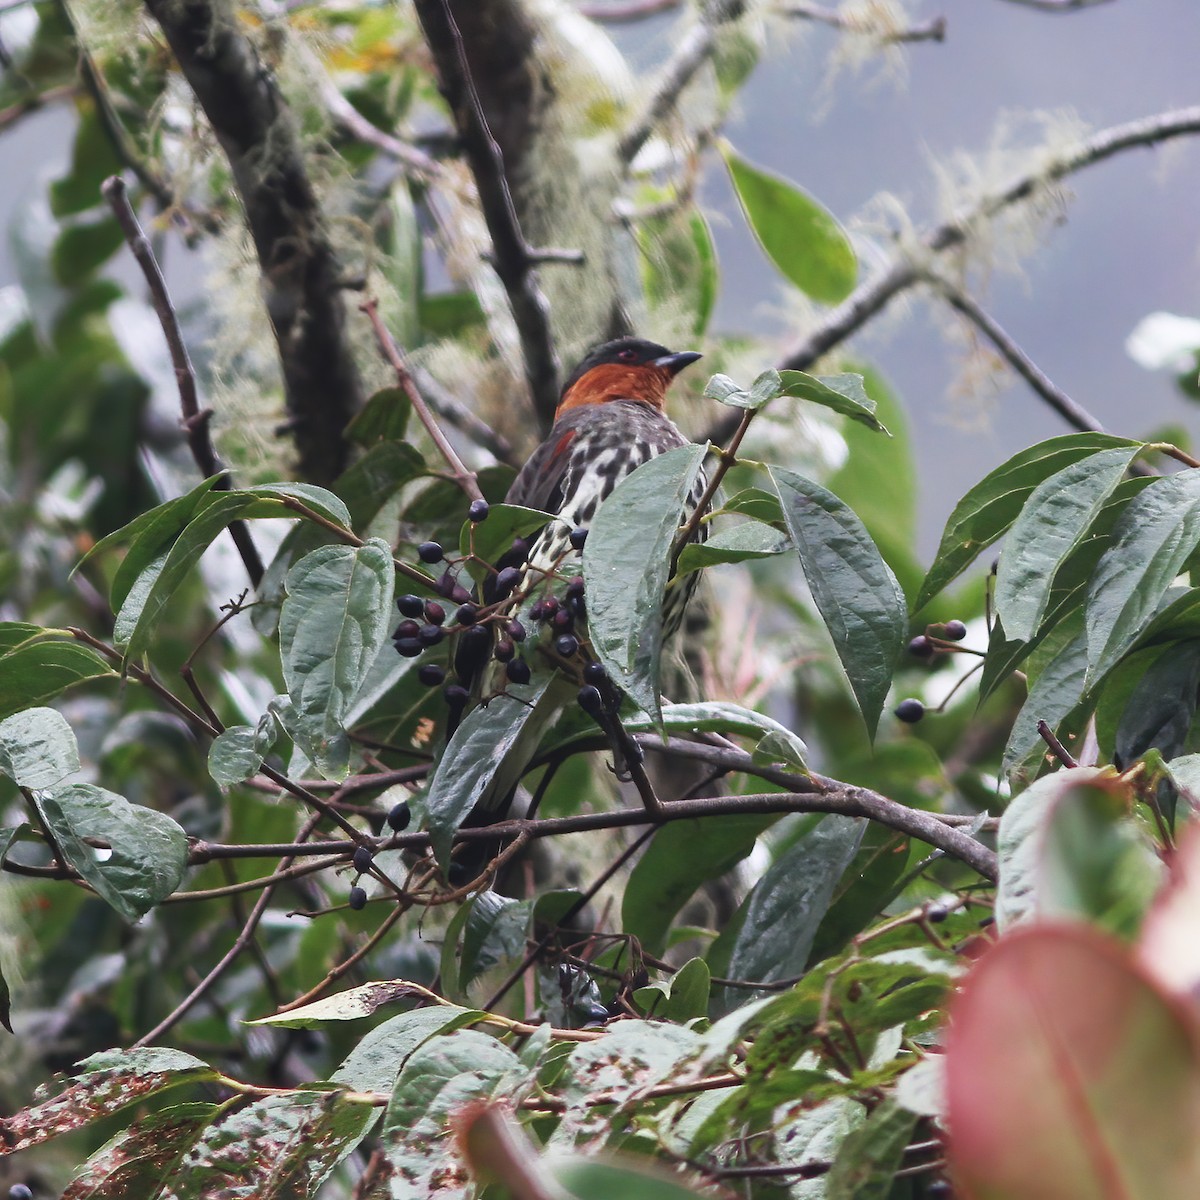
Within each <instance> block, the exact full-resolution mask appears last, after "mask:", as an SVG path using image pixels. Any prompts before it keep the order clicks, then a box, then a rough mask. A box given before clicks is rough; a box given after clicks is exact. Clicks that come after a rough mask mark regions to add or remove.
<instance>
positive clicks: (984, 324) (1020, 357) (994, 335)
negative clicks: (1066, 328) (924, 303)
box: [935, 279, 1104, 433]
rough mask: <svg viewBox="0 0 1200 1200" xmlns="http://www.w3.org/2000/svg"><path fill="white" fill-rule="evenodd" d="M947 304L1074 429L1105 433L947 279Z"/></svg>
mask: <svg viewBox="0 0 1200 1200" xmlns="http://www.w3.org/2000/svg"><path fill="white" fill-rule="evenodd" d="M935 282H936V284H937V287H938V290H939V291H940V292H941V293H942V295H943V296H944V297H945V300H946V303H947V304H949V305H950V307H951V308H953V309H954V310H955V311H956V312H960V313H962V315H963V316H964V317H966V318H967V320H968V321H970V322H971V324H972V325H974V326H975V327H976V329H978V330H979V331H980V333H982V334H983V335H984V336H985V337H986V338H987V339H988V341H990V342H991V343H992V345H993V346H995V347H996V349H997V350H998V351H999V352H1000V355H1001V357H1002V358H1003V359H1004V361H1005V362H1007V363H1008V365H1009V366H1010V367H1012V369H1013V370H1014V371H1016V373H1017V374H1018V375H1020V377H1021V378H1022V379H1024V380H1025V382H1026V383H1027V384H1029V386H1030V387H1031V388H1033V390H1034V391H1035V392H1036V393H1037V394H1038V395H1039V396H1041V398H1042V399H1043V400H1045V401H1046V403H1047V404H1048V405H1049V406H1050V407H1051V408H1052V409H1054V411H1055V412H1056V413H1058V415H1059V416H1060V417H1062V419H1063V420H1064V421H1065V422H1066V423H1067V424H1068V425H1070V426H1072V427H1073V428H1075V429H1079V430H1082V431H1083V432H1085V433H1103V432H1104V426H1103V425H1101V424H1100V422H1099V421H1098V420H1096V418H1095V417H1093V416H1092V414H1091V413H1090V412H1088V411H1087V410H1086V409H1085V408H1083V407H1082V406H1081V405H1079V404H1077V403H1076V402H1075V401H1074V400H1072V399H1071V397H1070V396H1068V395H1067V393H1066V392H1064V391H1063V390H1062V388H1060V387H1059V386H1058V385H1057V384H1055V383H1054V381H1053V380H1052V379H1051V378H1050V377H1049V376H1048V375H1047V374H1046V373H1045V371H1043V370H1042V369H1041V367H1039V366H1038V365H1037V363H1035V362H1034V361H1033V359H1031V358H1030V357H1029V355H1028V354H1026V353H1025V351H1024V350H1022V349H1021V347H1020V346H1019V345H1018V344H1017V343H1016V341H1015V340H1014V339H1013V338H1012V337H1010V336H1009V334H1008V333H1007V332H1005V330H1004V328H1003V327H1002V326H1001V325H1000V323H999V321H997V320H996V319H995V317H993V316H992V315H991V314H990V313H988V312H986V311H985V310H984V309H983V308H981V307H980V306H979V305H978V304H977V303H976V302H975V301H974V300H973V299H972V298H971V297H970V296H968V295H967V294H966V293H965V292H963V291H961V290H960V289H959V288H956V287H954V286H953V285H952V284H950V283H948V282H946V281H945V280H942V279H938V280H936V281H935Z"/></svg>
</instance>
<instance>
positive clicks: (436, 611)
mask: <svg viewBox="0 0 1200 1200" xmlns="http://www.w3.org/2000/svg"><path fill="white" fill-rule="evenodd" d="M445 619H446V610H445V609H444V608H443V607H442V606H441V605H440V604H439V603H438V602H437V601H436V600H426V601H425V620H427V621H428V622H429V623H430V625H440V624H441V623H442V622H443V621H444V620H445Z"/></svg>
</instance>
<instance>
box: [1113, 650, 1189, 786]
mask: <svg viewBox="0 0 1200 1200" xmlns="http://www.w3.org/2000/svg"><path fill="white" fill-rule="evenodd" d="M1198 692H1200V642H1196V641H1186V642H1178V643H1176V644H1175V645H1172V646H1168V647H1167V649H1166V650H1164V651H1163V652H1162V653H1161V654H1159V656H1158V657H1157V658H1156V659H1155V660H1154V661H1153V662H1152V663H1151V664H1150V666H1149V667H1148V668H1147V670H1146V673H1145V674H1144V675H1143V676H1142V677H1141V679H1139V680H1138V682H1137V684H1136V685H1135V686H1134V688H1133V692H1132V693H1131V695H1130V697H1129V700H1128V702H1127V703H1126V705H1125V708H1124V711H1123V712H1122V714H1121V720H1120V723H1119V724H1118V726H1117V734H1116V761H1118V762H1120V763H1122V764H1125V765H1129V764H1130V763H1133V762H1134V761H1136V760H1137V759H1139V758H1141V757H1142V755H1143V754H1145V753H1146V751H1147V750H1149V749H1151V747H1153V748H1154V749H1155V750H1157V751H1158V752H1159V754H1161V755H1162V756H1163V758H1165V759H1172V758H1175V757H1176V755H1178V754H1180V753H1182V752H1183V750H1184V749H1185V748H1186V742H1187V736H1188V730H1189V729H1190V728H1191V724H1192V718H1193V717H1194V716H1195V715H1196V698H1197V693H1198Z"/></svg>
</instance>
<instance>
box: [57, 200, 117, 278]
mask: <svg viewBox="0 0 1200 1200" xmlns="http://www.w3.org/2000/svg"><path fill="white" fill-rule="evenodd" d="M124 242H125V235H124V234H123V233H122V232H121V227H120V225H118V224H117V222H116V220H115V219H114V218H113V217H111V216H103V217H101V218H100V219H99V220H98V221H87V220H81V219H76V220H73V221H71V223H70V224H68V225H65V226H64V227H63V230H62V232H61V233H60V234H59V235H58V238H57V239H56V240H55V243H54V249H53V251H52V252H51V255H50V265H51V267H52V268H53V270H54V278H55V279H56V280H57V281H58V282H59V283H60V284H61V285H62V286H63V287H68V288H69V287H78V286H79V284H81V283H82V282H83V281H84V280H85V279H87V277H88V276H89V275H90V274H91V273H92V272H93V271H95V270H96V268H97V267H99V266H100V265H101V263H103V262H105V261H107V260H108V259H110V258H111V257H112V256H113V255H114V254H115V253H116V252H117V250H118V249H119V248H120V247H121V246H122V245H123V244H124Z"/></svg>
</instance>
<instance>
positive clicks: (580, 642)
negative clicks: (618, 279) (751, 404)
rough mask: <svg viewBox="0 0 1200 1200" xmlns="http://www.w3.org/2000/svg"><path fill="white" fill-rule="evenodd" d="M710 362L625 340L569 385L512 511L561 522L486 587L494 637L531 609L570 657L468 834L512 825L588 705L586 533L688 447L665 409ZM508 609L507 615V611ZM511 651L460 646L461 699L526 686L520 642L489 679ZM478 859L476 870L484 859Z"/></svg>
mask: <svg viewBox="0 0 1200 1200" xmlns="http://www.w3.org/2000/svg"><path fill="white" fill-rule="evenodd" d="M701 357H702V356H701V355H700V354H699V353H698V352H696V351H694V350H683V351H671V350H669V349H668V348H667V347H666V346H663V345H660V344H659V343H657V342H652V341H648V340H646V339H644V338H637V337H621V338H617V339H615V340H612V341H607V342H604V343H602V344H601V345H598V346H596V347H594V348H593V349H591V350H590V351H589V352H588V353H587V354H586V355H585V356H584V357H583V359H582V360H581V361H580V362H579V364H578V366H576V367H575V369H574V370H573V371H571V372H570V374H569V375H568V376H567V377H566V380H565V381H564V383H563V387H562V391H561V394H560V398H559V403H558V407H557V409H556V410H555V415H554V421H553V424H552V425H551V428H550V431H549V433H548V434H547V435H546V438H545V440H544V441H543V442H542V443H541V444H540V445H539V446H538V447H537V448H536V449H535V450H534V451H533V453H532V454H531V455H530V457H529V459H528V460H527V461H526V463H525V465H524V466H523V467H522V468H521V470H520V471H519V472H518V474H517V476H516V478H515V479H514V480H513V482H512V485H511V486H510V487H509V489H508V492H507V494H506V496H505V498H504V502H505V503H506V504H509V505H520V506H522V507H525V508H531V509H536V510H538V511H540V512H545V513H549V514H551V515H552V519H551V520H550V521H549V522H548V523H547V524H546V525H545V526H544V527H543V528H542V530H541V531H540V532H539V533H537V534H536V535H535V536H534V537H533V538H532V540H530V541H528V542H526V541H524V540H523V539H519V540H518V541H517V542H516V543H515V544H514V551H513V553H512V554H511V555H509V556H508V557H507V558H502V559H501V560H500V561H499V562H498V563H496V564H495V566H496V568H497V570H496V572H495V574H494V575H492V576H491V577H490V578H489V580H488V581H487V582H486V583H485V585H484V588H483V594H482V600H483V602H484V605H485V606H487V607H489V608H493V606H496V605H500V606H501V607H500V610H499V616H500V618H501V619H500V620H499V621H493V628H497V627H503V626H504V625H505V622H506V621H507V620H509V619H512V618H515V616H516V615H517V613H518V612H520V611H522V605H524V606H525V608H524V610H523V611H524V613H525V614H526V615H531V616H532V617H533V618H534V620H535V621H543V622H547V623H549V617H550V615H551V614H553V616H554V622H553V627H554V629H555V630H560V629H561V630H563V631H565V636H566V637H567V638H568V641H567V643H566V646H567V647H568V648H569V649H571V650H572V652H571V653H566V654H565V655H564V654H563V653H562V651H561V650H560V649H559V647H560V646H561V645H562V642H561V640H560V639H552V640H551V645H552V646H554V647H555V649H556V650H557V651H558V658H559V663H560V665H559V667H558V668H557V671H556V674H557V676H558V677H557V678H556V679H555V680H554V681H553V682H552V684H551V686H550V687H548V688H547V689H546V690H545V691H544V692H543V693H542V694H541V696H540V698H539V699H538V701H537V702H536V705H535V708H536V713H535V714H534V715H533V716H532V717H531V718H530V719H527V720H526V721H525V724H524V726H523V728H522V733H521V737H520V742H519V744H517V745H514V746H513V747H511V748H510V750H509V752H508V753H507V754H506V755H505V757H504V759H503V761H502V762H500V763H499V765H498V767H497V770H496V772H495V774H494V775H493V776H492V778H491V779H490V780H489V781H488V783H487V785H486V787H484V788H483V790H482V792H481V794H480V796H479V799H478V802H477V803H476V804H475V806H474V809H473V810H472V811H471V813H470V815H469V816H468V817H467V819H466V820H465V821H464V822H463V824H464V826H465V827H479V826H483V825H489V824H492V823H494V822H496V821H498V820H502V819H503V817H504V815H505V813H506V812H507V810H508V808H509V806H510V804H511V801H512V795H513V792H514V790H515V787H516V784H517V783H518V782H519V780H520V778H521V776H522V774H523V773H524V770H525V768H526V766H527V764H528V762H529V761H530V759H531V758H532V755H533V753H534V752H535V751H536V749H537V746H538V744H540V742H541V741H542V739H543V737H544V735H545V733H546V732H547V731H548V730H549V729H550V727H551V726H552V725H553V724H554V722H555V721H556V720H557V719H558V717H559V716H560V715H561V713H562V711H563V709H564V707H565V703H566V702H568V700H569V697H570V696H572V695H576V694H577V695H578V696H579V698H580V702H581V704H582V703H583V692H582V691H580V690H579V689H580V683H581V682H582V681H583V680H585V679H587V678H588V665H589V664H588V659H589V657H590V656H589V654H588V650H587V642H586V617H585V615H584V614H585V612H586V607H585V603H584V601H585V597H584V596H583V594H582V578H581V577H580V572H581V569H582V550H583V545H584V543H585V541H586V531H587V528H588V525H589V524H590V523H591V521H592V520H593V518H594V517H595V515H596V511H597V509H598V508H599V507H600V504H601V503H602V502H603V501H604V500H605V499H606V498H607V497H608V496H609V495H610V494H611V493H612V491H613V490H614V488H616V486H617V485H618V484H619V483H620V482H621V481H622V480H623V479H624V478H625V477H626V476H627V475H629V474H630V473H631V472H633V471H634V470H636V469H637V468H638V467H640V466H641V465H642V464H643V463H646V462H648V461H650V460H651V459H652V458H655V457H657V456H658V455H660V454H663V453H665V452H666V451H668V450H672V449H675V448H676V447H679V446H685V445H687V444H689V443H688V439H687V438H685V437H684V435H683V434H682V433H681V432H680V431H679V429H678V428H677V427H676V426H675V423H674V422H673V421H672V420H671V419H670V417H669V416H667V413H666V399H667V392H668V390H669V388H670V387H671V384H672V383H673V381H674V380H675V377H676V376H677V375H678V374H679V372H680V371H682V370H683V369H684V368H685V367H687V366H690V365H691V364H692V363H694V362H696V361H697V360H698V359H700V358H701ZM706 486H707V481H706V479H705V477H704V473H703V471H701V472H700V473H699V476H698V478H697V480H696V482H695V484H694V486H693V489H692V491H691V493H690V495H689V498H688V503H687V505H686V508H685V513H686V515H691V513H693V512H694V511H695V509H696V507H697V506H698V505H699V504H700V502H701V500H702V498H703V495H704V492H705V490H706ZM705 534H706V527H705V526H704V525H703V524H701V525H699V526H698V527H697V529H696V531H695V532H694V533H693V537H695V538H698V539H701V538H703V537H704V536H705ZM697 578H698V575H697V573H692V574H689V575H688V576H686V577H685V578H684V579H683V580H681V581H679V583H678V584H676V586H674V587H671V588H668V589H667V591H666V593H665V595H664V600H663V611H662V620H663V637H664V641H665V640H666V639H667V638H668V637H670V636H671V635H672V634H673V633H675V632H676V631H677V629H678V627H679V625H680V624H681V622H682V619H683V614H684V610H685V607H686V604H687V601H688V599H689V598H690V596H691V593H692V591H693V590H694V587H695V584H696V581H697ZM564 588H565V591H564ZM559 594H561V599H560V598H559ZM539 595H540V596H543V597H545V599H542V600H540V601H536V602H535V603H534V605H533V606H532V609H530V607H529V600H530V598H531V597H535V596H539ZM506 599H507V600H509V605H508V606H507V608H505V607H504V606H503V602H504V601H505V600H506ZM539 606H540V610H539ZM493 611H495V610H494V608H493ZM522 636H524V634H523V633H522ZM561 636H563V635H560V638H561ZM503 641H504V639H503V638H502V639H501V641H500V642H497V641H495V640H494V637H493V635H492V630H491V629H489V630H488V633H487V635H486V636H485V635H484V633H483V630H481V629H479V628H478V627H476V630H475V631H471V630H468V631H467V636H466V637H464V638H463V639H462V640H460V643H459V649H458V652H457V653H456V656H455V670H456V673H457V675H458V678H459V691H458V695H459V696H460V698H461V699H462V700H463V701H464V702H465V699H466V694H467V690H468V689H474V693H475V699H476V701H477V702H478V703H479V704H481V705H486V704H487V703H489V697H490V696H494V695H495V694H496V693H497V692H503V690H504V688H505V682H506V678H507V681H510V682H512V683H516V684H521V683H525V682H527V681H528V679H529V668H528V665H527V663H526V661H525V658H523V657H520V656H517V657H513V656H512V650H513V648H512V645H511V642H510V643H509V645H508V647H507V648H506V649H505V650H504V652H503V661H504V666H503V668H501V670H500V671H499V672H497V671H496V669H495V668H493V669H492V672H491V673H490V674H489V673H488V672H487V670H486V668H487V662H488V660H489V659H490V658H491V657H492V654H493V652H495V653H496V657H497V658H498V659H500V658H501V657H502V656H501V653H500V646H501V644H502V643H503ZM575 646H578V647H579V648H578V651H575V650H574V647H575ZM526 647H527V648H528V643H527V644H526ZM526 657H529V656H528V654H527V655H526ZM564 658H565V659H567V660H570V661H563V659H564ZM591 665H593V666H594V665H596V664H591ZM481 681H484V682H482V685H481ZM497 681H498V682H497ZM464 685H465V686H464ZM585 690H586V688H585ZM603 690H604V692H605V693H606V694H605V695H604V697H603V699H604V701H605V703H604V704H603V706H602V707H601V708H600V709H598V710H597V711H595V712H593V713H592V715H593V716H594V717H595V719H596V720H597V722H598V723H599V724H600V726H601V728H602V729H603V730H604V732H605V734H606V735H607V736H608V739H609V742H610V745H611V746H612V749H613V757H614V769H615V770H616V772H617V774H618V777H624V774H623V773H624V770H625V764H626V761H627V759H628V757H629V756H630V755H639V756H640V750H639V749H638V747H637V746H636V743H633V742H632V741H631V739H629V737H628V735H626V734H625V733H624V730H623V729H622V728H621V726H620V722H619V719H618V718H617V716H616V709H617V707H618V706H619V703H620V696H619V694H616V693H615V691H614V689H613V688H612V686H611V684H609V685H606V686H604V689H603ZM467 720H468V722H469V716H468V718H467ZM455 723H456V724H457V721H456V722H455ZM455 732H457V731H452V736H451V739H450V742H449V743H448V745H447V751H446V755H447V757H449V756H450V755H451V753H452V751H453V748H454V741H455V736H454V733H455ZM443 761H445V760H443ZM435 786H436V784H435ZM470 857H471V858H472V860H475V859H477V857H478V856H477V855H472V856H470Z"/></svg>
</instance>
